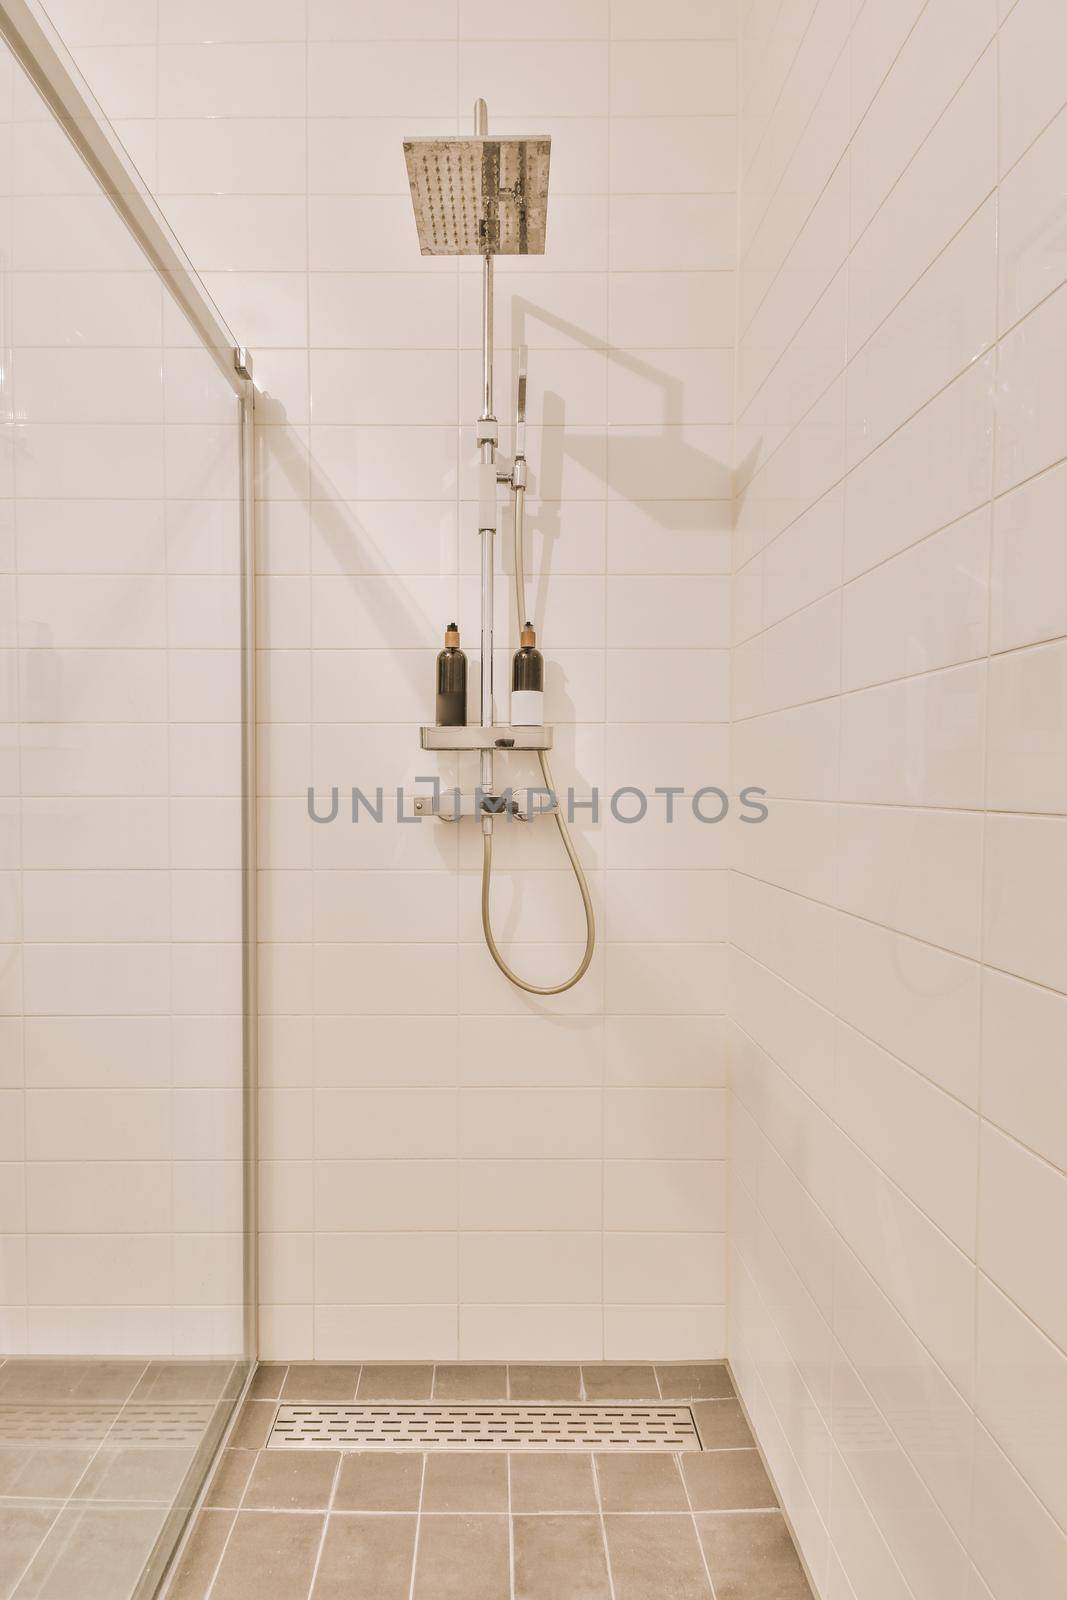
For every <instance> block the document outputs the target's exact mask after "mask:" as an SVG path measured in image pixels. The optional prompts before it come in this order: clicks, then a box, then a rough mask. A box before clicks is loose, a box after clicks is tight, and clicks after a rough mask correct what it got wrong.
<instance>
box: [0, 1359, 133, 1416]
mask: <svg viewBox="0 0 1067 1600" xmlns="http://www.w3.org/2000/svg"><path fill="white" fill-rule="evenodd" d="M146 1365H147V1363H146V1362H144V1361H36V1360H30V1359H26V1360H23V1359H16V1360H14V1361H5V1362H4V1365H3V1366H2V1367H0V1400H2V1401H4V1402H5V1403H10V1402H12V1401H17V1400H35V1401H49V1400H56V1401H69V1400H75V1401H81V1402H82V1403H83V1404H104V1403H105V1402H107V1401H109V1400H113V1401H114V1402H115V1404H116V1405H122V1404H124V1403H125V1402H126V1401H127V1400H128V1399H129V1397H130V1395H131V1394H132V1393H133V1390H134V1389H135V1388H136V1386H137V1383H138V1381H139V1380H140V1377H141V1374H142V1373H143V1372H144V1370H145V1367H146Z"/></svg>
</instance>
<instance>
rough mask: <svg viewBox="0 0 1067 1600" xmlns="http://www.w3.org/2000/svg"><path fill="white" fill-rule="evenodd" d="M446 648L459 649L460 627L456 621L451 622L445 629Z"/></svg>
mask: <svg viewBox="0 0 1067 1600" xmlns="http://www.w3.org/2000/svg"><path fill="white" fill-rule="evenodd" d="M445 649H446V650H458V649H459V629H458V628H457V627H456V624H455V623H454V622H450V623H449V624H448V627H447V628H446V629H445Z"/></svg>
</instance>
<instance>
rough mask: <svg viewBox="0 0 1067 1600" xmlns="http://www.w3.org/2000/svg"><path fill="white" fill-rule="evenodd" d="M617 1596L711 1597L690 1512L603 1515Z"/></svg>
mask: <svg viewBox="0 0 1067 1600" xmlns="http://www.w3.org/2000/svg"><path fill="white" fill-rule="evenodd" d="M604 1529H605V1532H606V1534H607V1540H608V1555H609V1557H610V1559H611V1581H612V1586H613V1588H614V1593H615V1600H665V1597H666V1596H668V1595H669V1596H670V1600H712V1589H711V1585H710V1584H709V1582H708V1575H707V1572H706V1570H705V1567H704V1559H703V1556H702V1555H701V1551H700V1544H699V1542H698V1540H697V1536H696V1529H695V1528H694V1527H693V1519H692V1517H690V1516H688V1515H687V1516H684V1517H674V1516H648V1517H642V1516H637V1517H613V1516H605V1518H604Z"/></svg>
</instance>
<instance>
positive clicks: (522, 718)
mask: <svg viewBox="0 0 1067 1600" xmlns="http://www.w3.org/2000/svg"><path fill="white" fill-rule="evenodd" d="M544 720H545V658H544V656H543V655H542V654H541V652H540V650H538V648H537V634H536V633H535V632H534V627H533V623H532V622H527V624H526V626H525V627H524V628H523V630H522V634H521V636H520V644H519V648H518V650H516V652H515V655H514V658H513V660H512V663H511V725H512V727H513V728H540V727H541V726H542V724H543V723H544Z"/></svg>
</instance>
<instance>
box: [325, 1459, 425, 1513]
mask: <svg viewBox="0 0 1067 1600" xmlns="http://www.w3.org/2000/svg"><path fill="white" fill-rule="evenodd" d="M421 1484H422V1456H421V1455H419V1454H418V1453H417V1452H416V1451H413V1450H411V1451H395V1452H394V1451H387V1450H366V1451H359V1450H353V1451H349V1450H346V1451H344V1452H343V1454H342V1457H341V1475H340V1477H339V1478H338V1480H337V1489H336V1491H335V1492H334V1498H333V1504H334V1510H336V1511H417V1510H418V1509H419V1491H420V1487H421Z"/></svg>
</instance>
